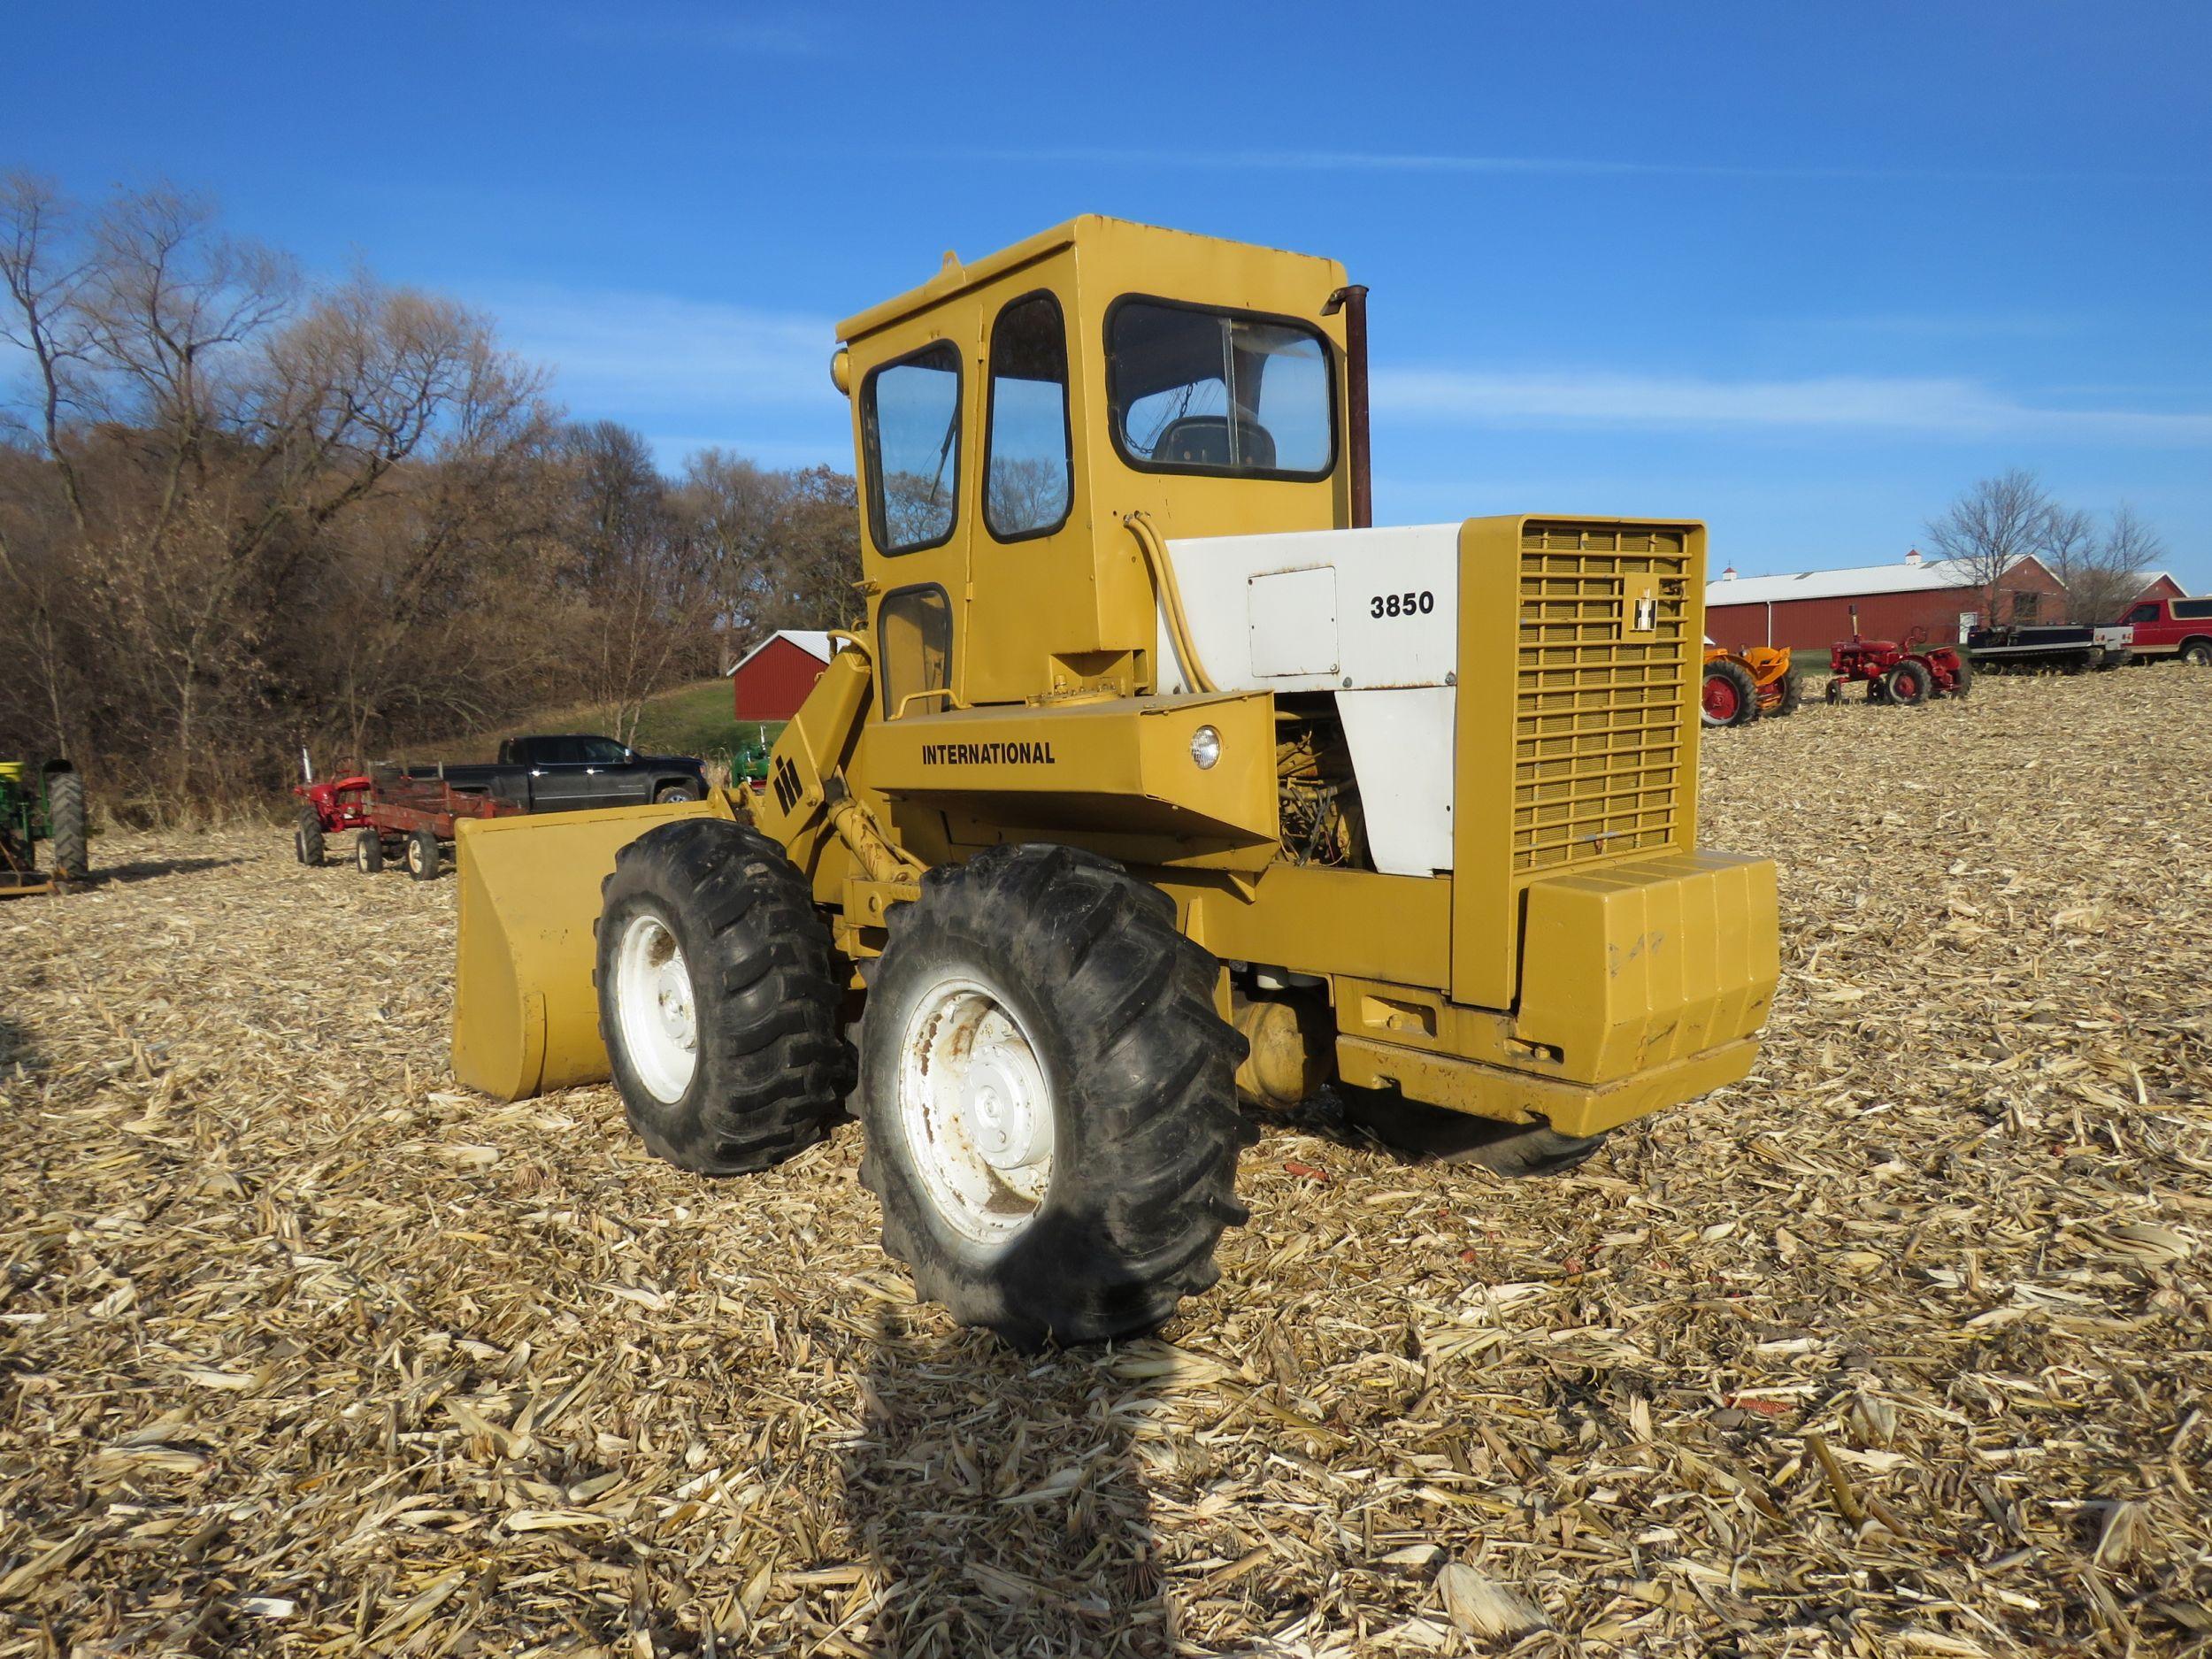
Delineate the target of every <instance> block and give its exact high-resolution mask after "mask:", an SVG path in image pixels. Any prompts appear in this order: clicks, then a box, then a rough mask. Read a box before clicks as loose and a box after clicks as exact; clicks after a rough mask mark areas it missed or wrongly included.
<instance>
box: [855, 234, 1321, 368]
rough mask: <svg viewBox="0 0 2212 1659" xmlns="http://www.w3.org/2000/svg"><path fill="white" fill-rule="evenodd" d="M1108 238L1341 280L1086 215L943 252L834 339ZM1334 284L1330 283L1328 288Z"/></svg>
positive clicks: (1316, 260) (1275, 252)
mask: <svg viewBox="0 0 2212 1659" xmlns="http://www.w3.org/2000/svg"><path fill="white" fill-rule="evenodd" d="M1109 236H1111V237H1139V238H1141V237H1153V236H1158V237H1177V238H1185V239H1188V240H1190V241H1194V242H1218V243H1220V244H1221V245H1222V246H1224V247H1232V248H1246V249H1250V248H1255V247H1258V248H1260V250H1261V251H1263V252H1265V253H1268V254H1270V255H1272V256H1274V257H1278V258H1283V259H1300V260H1310V261H1311V262H1312V263H1313V264H1314V265H1317V266H1320V267H1321V270H1320V271H1318V272H1317V273H1316V277H1317V280H1327V279H1328V277H1329V276H1330V275H1331V274H1332V273H1333V274H1335V275H1336V276H1337V277H1338V278H1339V279H1340V276H1341V267H1340V266H1339V265H1337V264H1336V262H1335V261H1334V260H1331V259H1324V258H1320V257H1317V256H1315V255H1313V254H1302V253H1292V252H1289V251H1288V250H1284V249H1279V248H1266V247H1264V246H1263V245H1262V244H1257V243H1253V242H1233V241H1231V240H1229V239H1228V238H1226V237H1221V236H1201V235H1198V234H1195V233H1194V232H1191V231H1184V230H1169V229H1167V228H1165V227H1163V226H1158V225H1142V224H1139V223H1137V222H1136V221H1135V220H1133V219H1109V218H1107V217H1106V216H1105V215H1103V214H1101V213H1086V214H1084V215H1082V216H1081V217H1080V218H1078V219H1069V220H1068V221H1067V222H1066V223H1065V224H1063V225H1055V226H1054V227H1052V228H1051V229H1050V230H1045V231H1039V232H1038V233H1037V234H1035V235H1033V236H1030V237H1025V239H1024V240H1022V241H1020V242H1016V243H1014V244H1013V246H1011V247H1010V248H1002V249H1000V250H998V251H997V252H996V253H993V254H986V255H985V256H984V257H982V258H980V259H971V260H969V261H968V262H966V263H965V264H963V263H962V262H961V260H960V258H959V257H958V256H957V255H956V254H955V253H953V252H952V251H951V250H949V249H948V250H946V253H945V262H944V265H942V266H941V268H940V269H939V270H938V273H937V274H936V275H935V276H933V277H932V278H930V280H928V281H926V282H925V283H923V284H922V285H921V286H920V287H919V288H909V289H908V290H907V291H906V292H905V293H903V294H901V295H899V296H897V297H895V298H894V299H887V300H885V301H884V302H883V303H880V304H878V305H871V306H870V307H869V308H868V309H867V310H866V311H856V312H855V313H854V314H853V315H852V316H850V317H848V318H847V319H845V320H844V321H843V322H841V323H840V324H838V325H837V337H838V339H839V340H840V341H843V342H852V341H855V340H858V339H859V338H861V337H862V336H863V335H864V334H873V333H875V332H876V331H877V330H878V329H879V328H887V327H888V326H891V325H892V324H893V323H896V322H900V321H902V320H903V319H906V318H909V317H911V316H913V315H914V314H915V313H916V312H917V311H926V310H928V309H929V308H930V307H931V306H933V305H937V304H940V303H942V302H943V301H945V300H947V299H949V298H950V297H951V296H954V295H956V294H959V293H963V292H964V291H965V290H967V289H969V288H980V287H981V286H982V285H983V284H985V283H987V282H989V281H991V280H994V279H995V278H997V277H1000V276H1003V275H1004V274H1005V273H1007V272H1009V271H1013V270H1017V269H1018V268H1020V267H1021V266H1023V265H1028V264H1030V263H1032V262H1033V261H1034V260H1038V259H1041V258H1043V257H1046V256H1047V255H1048V254H1054V253H1057V252H1059V251H1060V250H1061V249H1063V248H1068V247H1072V246H1074V245H1076V244H1077V243H1079V242H1088V241H1092V240H1095V239H1099V238H1103V237H1109ZM1334 285H1335V284H1334V283H1332V286H1334Z"/></svg>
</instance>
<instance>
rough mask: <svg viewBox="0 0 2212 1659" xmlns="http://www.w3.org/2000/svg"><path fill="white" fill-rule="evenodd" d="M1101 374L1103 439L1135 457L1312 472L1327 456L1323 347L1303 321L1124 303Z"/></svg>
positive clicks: (1147, 464)
mask: <svg viewBox="0 0 2212 1659" xmlns="http://www.w3.org/2000/svg"><path fill="white" fill-rule="evenodd" d="M1106 379H1107V396H1108V397H1109V399H1110V401H1111V403H1112V406H1113V422H1114V442H1115V444H1116V446H1117V447H1118V449H1120V450H1121V452H1122V454H1123V456H1124V457H1125V458H1126V459H1127V460H1129V461H1130V462H1131V463H1132V464H1133V465H1137V466H1140V467H1143V468H1147V469H1149V470H1152V471H1157V472H1244V473H1249V474H1253V475H1255V476H1259V477H1265V478H1300V479H1314V478H1322V477H1325V476H1326V475H1327V473H1328V472H1329V470H1330V468H1331V467H1332V466H1333V465H1334V463H1335V459H1336V429H1335V407H1334V398H1333V391H1332V387H1331V383H1330V374H1329V354H1328V347H1327V344H1326V342H1325V341H1324V340H1323V339H1322V337H1321V335H1320V334H1318V333H1317V332H1316V331H1314V330H1313V329H1310V328H1308V327H1306V326H1304V325H1302V324H1299V323H1292V322H1286V321H1282V320H1279V319H1273V318H1267V317H1259V316H1256V315H1253V314H1252V313H1249V312H1244V311H1205V310H1201V309H1198V308H1196V307H1193V306H1187V305H1174V304H1170V303H1166V302H1165V301H1160V300H1139V299H1128V300H1123V301H1121V302H1120V303H1118V304H1117V305H1115V307H1114V308H1113V311H1111V313H1110V315H1109V316H1108V319H1107V323H1106Z"/></svg>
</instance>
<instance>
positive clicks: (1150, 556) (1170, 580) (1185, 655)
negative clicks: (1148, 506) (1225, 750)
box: [1122, 511, 1217, 692]
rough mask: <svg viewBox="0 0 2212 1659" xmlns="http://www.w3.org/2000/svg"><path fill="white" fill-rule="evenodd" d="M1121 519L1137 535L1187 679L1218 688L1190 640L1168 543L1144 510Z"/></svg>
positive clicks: (1201, 687)
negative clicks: (1162, 538) (1169, 555)
mask: <svg viewBox="0 0 2212 1659" xmlns="http://www.w3.org/2000/svg"><path fill="white" fill-rule="evenodd" d="M1122 523H1124V524H1125V525H1127V526H1129V534H1132V535H1133V536H1135V537H1136V538H1137V546H1138V547H1139V548H1140V549H1141V550H1142V551H1143V553H1144V562H1145V565H1146V567H1147V568H1148V570H1149V571H1150V572H1151V573H1152V591H1153V594H1154V595H1155V596H1156V598H1157V600H1158V602H1159V606H1160V611H1161V614H1163V615H1164V616H1165V617H1166V618H1167V637H1168V643H1169V644H1171V645H1172V646H1173V647H1174V648H1175V660H1176V661H1177V662H1178V663H1179V664H1182V669H1183V680H1184V683H1185V684H1186V685H1187V686H1188V687H1190V689H1192V690H1193V691H1201V692H1204V691H1212V690H1215V689H1217V687H1215V685H1214V682H1213V680H1211V679H1210V677H1209V676H1208V675H1207V672H1206V665H1205V664H1203V663H1202V662H1200V661H1199V660H1198V648H1197V647H1196V646H1195V645H1194V644H1192V642H1191V636H1190V618H1188V617H1187V616H1186V615H1185V614H1184V612H1183V590H1182V588H1180V587H1179V586H1178V585H1177V584H1176V580H1175V563H1174V561H1173V560H1172V559H1171V558H1170V557H1168V551H1167V543H1166V542H1164V541H1161V540H1160V533H1159V532H1158V531H1157V530H1156V529H1154V528H1153V527H1152V520H1151V519H1149V518H1146V517H1145V516H1144V514H1143V512H1142V511H1137V512H1133V513H1128V514H1125V516H1124V517H1123V518H1122Z"/></svg>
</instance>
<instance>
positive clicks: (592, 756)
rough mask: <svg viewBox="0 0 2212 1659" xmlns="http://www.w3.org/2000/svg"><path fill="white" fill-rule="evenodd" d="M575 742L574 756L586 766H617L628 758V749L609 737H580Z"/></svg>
mask: <svg viewBox="0 0 2212 1659" xmlns="http://www.w3.org/2000/svg"><path fill="white" fill-rule="evenodd" d="M575 742H576V748H577V750H578V753H577V756H576V758H577V759H578V760H580V761H582V762H583V763H584V764H586V765H587V766H618V765H620V764H622V763H623V762H624V761H626V760H627V759H629V758H630V751H629V750H628V749H625V748H623V747H622V745H621V744H619V743H618V742H616V741H614V739H612V738H611V737H580V738H578V739H576V740H575Z"/></svg>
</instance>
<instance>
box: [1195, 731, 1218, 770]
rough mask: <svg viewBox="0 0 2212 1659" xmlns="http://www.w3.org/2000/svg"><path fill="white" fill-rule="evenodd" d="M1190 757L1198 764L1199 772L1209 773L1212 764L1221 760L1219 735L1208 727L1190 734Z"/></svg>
mask: <svg viewBox="0 0 2212 1659" xmlns="http://www.w3.org/2000/svg"><path fill="white" fill-rule="evenodd" d="M1190 757H1191V758H1192V759H1193V760H1194V761H1196V762H1197V763H1198V770H1199V771H1201V772H1211V771H1212V770H1213V764H1214V762H1216V761H1217V760H1219V759H1220V758H1221V733H1218V732H1217V731H1215V730H1214V729H1213V727H1212V726H1200V727H1199V728H1198V729H1197V730H1196V731H1195V732H1193V733H1191V734H1190Z"/></svg>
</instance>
